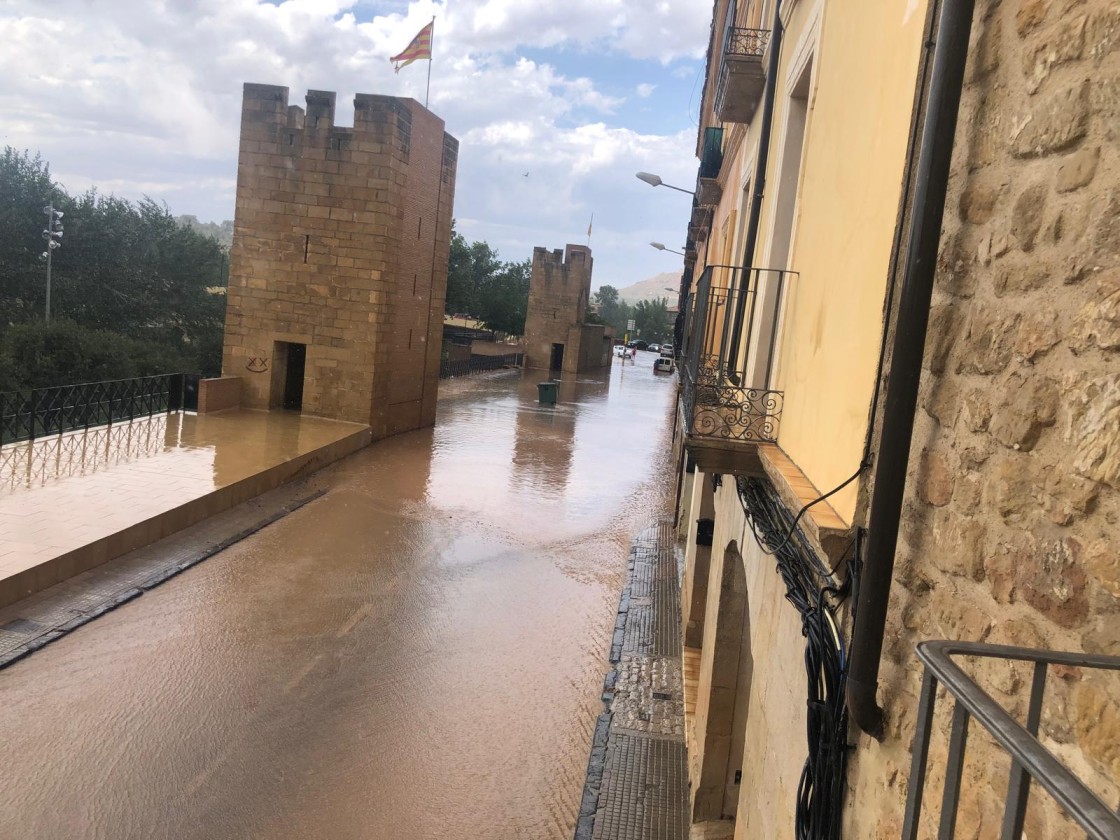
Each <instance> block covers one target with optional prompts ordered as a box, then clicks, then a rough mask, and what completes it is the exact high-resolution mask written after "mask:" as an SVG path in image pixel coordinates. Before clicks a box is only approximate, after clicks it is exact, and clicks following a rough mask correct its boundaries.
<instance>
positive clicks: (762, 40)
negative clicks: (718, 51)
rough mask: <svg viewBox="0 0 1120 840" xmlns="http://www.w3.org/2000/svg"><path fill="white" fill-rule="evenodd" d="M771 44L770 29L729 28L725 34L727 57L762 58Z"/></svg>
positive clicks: (725, 53)
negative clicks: (767, 46)
mask: <svg viewBox="0 0 1120 840" xmlns="http://www.w3.org/2000/svg"><path fill="white" fill-rule="evenodd" d="M769 43H770V30H769V29H747V28H745V27H742V26H729V27H727V30H726V31H725V32H724V34H723V54H724V55H725V56H729V55H730V56H757V57H758V58H761V57H762V55H763V54H764V53H765V52H766V45H767V44H769Z"/></svg>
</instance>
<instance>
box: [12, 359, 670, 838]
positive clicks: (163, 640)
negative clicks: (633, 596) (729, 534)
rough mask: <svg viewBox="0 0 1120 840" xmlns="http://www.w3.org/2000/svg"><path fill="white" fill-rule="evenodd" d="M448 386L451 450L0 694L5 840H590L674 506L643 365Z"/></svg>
mask: <svg viewBox="0 0 1120 840" xmlns="http://www.w3.org/2000/svg"><path fill="white" fill-rule="evenodd" d="M638 356H639V358H638V363H637V364H636V365H634V366H630V365H629V364H628V365H626V366H625V367H620V363H619V362H618V360H615V364H614V366H613V368H612V370H611V373H610V376H609V377H608V376H605V375H604V376H599V377H594V376H588V377H583V378H581V379H580V380H579V381H578V382H566V383H564V385H563V386H562V387H561V391H560V403H559V405H557V406H556V407H555V408H554V409H553V408H543V407H541V406H539V405H538V404H537V402H536V382H537V381H538V380H539V379H540V378H541V377H540V376H539V375H536V374H532V373H530V374H527V375H526V376H525V378H524V379H522V378H521V377H519V376H517V375H513V376H510V375H505V376H503V377H500V378H496V379H490V380H485V381H481V380H475V381H472V382H465V383H464V382H454V383H452V384H451V385H450V386H449V387H448V388H446V389H445V391H446V393H445V394H444V396H443V397H442V398H441V403H440V410H439V420H438V424H437V426H436V428H435V429H434V430H428V431H424V432H418V433H411V434H407V435H402V436H399V437H396V438H393V439H391V440H388V441H384V442H382V443H379V444H376V445H374V446H372V447H370V448H368V449H366V450H364V451H362V452H360V453H358V454H357V455H354V456H352V457H350V458H348V459H347V460H345V461H343V462H341V463H340V464H338V465H336V466H335V467H333V468H331V469H330V470H329V472H328V473H327V474H326V479H327V481H326V483H327V485H328V486H329V487H330V491H329V493H328V495H326V496H325V497H323V498H322V499H320V500H319V501H317V502H314V503H313V504H310V505H308V506H307V507H305V508H302V509H300V510H299V511H297V512H295V513H293V514H292V515H290V516H288V517H287V518H285V519H283V520H281V521H279V522H278V523H276V524H275V525H273V526H271V527H269V528H267V529H265V530H263V531H261V532H259V533H257V534H256V535H254V536H253V537H250V538H249V539H247V540H245V541H243V542H241V543H239V544H237V545H236V546H234V547H233V548H231V549H229V550H227V551H225V552H223V553H221V554H219V555H217V556H215V557H213V558H212V559H210V560H208V561H206V562H205V563H202V564H201V565H199V566H197V567H195V568H193V569H191V570H190V571H188V572H186V573H184V574H183V575H181V576H179V577H177V578H175V579H173V580H171V581H170V582H168V583H166V584H164V585H163V586H161V587H159V588H158V589H156V590H153V591H152V592H149V593H148V594H146V595H145V596H144V597H143V598H139V599H137V600H135V601H133V602H131V603H129V604H127V605H125V606H123V607H122V608H120V609H118V610H117V611H115V612H113V613H110V614H108V615H107V616H105V617H103V618H101V619H99V620H97V621H95V622H93V623H91V624H89V625H86V626H85V627H83V628H81V629H80V630H78V631H77V632H75V633H72V634H71V635H70V636H68V637H65V638H64V639H62V640H60V641H59V642H56V643H55V644H53V645H51V646H49V647H48V648H46V649H44V650H42V651H40V652H39V653H36V654H35V655H33V656H31V657H29V658H28V659H25V660H23V661H21V662H19V663H17V664H16V665H14V666H12V667H11V668H9V669H7V670H5V671H3V672H0V768H2V769H0V774H2V778H0V838H113V840H116V838H269V840H273V838H283V839H284V840H286V839H287V838H291V839H292V840H296V838H299V840H306V839H307V838H331V839H332V840H334V838H339V839H340V840H345V839H346V838H503V840H504V839H505V838H565V839H566V838H570V837H571V836H572V831H573V826H574V824H575V818H576V813H577V811H578V808H579V798H580V795H581V793H582V787H583V781H584V774H585V770H586V765H587V756H588V749H589V743H590V735H591V730H592V728H593V726H594V721H595V717H596V715H597V714H598V712H599V711H600V708H601V706H600V703H599V701H598V694H599V687H600V685H601V681H602V677H603V673H604V671H605V657H606V654H607V652H608V650H609V647H610V638H611V631H612V628H613V622H614V613H615V609H616V607H617V602H618V596H619V590H620V587H621V584H622V580H623V575H624V572H625V568H626V558H627V553H628V546H629V540H630V538H631V536H632V535H633V534H634V533H635V532H636V531H637V530H639V529H640V528H642V527H643V526H644V525H646V524H648V523H650V522H651V521H653V520H655V519H656V518H657V517H659V516H661V515H664V512H665V510H667V506H668V503H669V497H670V494H671V493H672V491H673V489H674V487H673V472H672V469H671V466H670V463H669V461H670V458H669V440H670V438H669V434H670V425H671V422H672V410H671V406H672V401H673V399H674V396H675V390H676V382H675V378H669V377H665V376H657V375H654V374H653V373H652V372H651V370H650V365H651V364H652V358H653V357H652V355H651V354H642V353H639V354H638Z"/></svg>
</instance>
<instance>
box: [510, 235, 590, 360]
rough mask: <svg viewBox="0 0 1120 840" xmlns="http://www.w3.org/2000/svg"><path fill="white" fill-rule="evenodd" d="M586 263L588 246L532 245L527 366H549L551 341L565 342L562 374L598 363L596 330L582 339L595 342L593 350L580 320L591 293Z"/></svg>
mask: <svg viewBox="0 0 1120 840" xmlns="http://www.w3.org/2000/svg"><path fill="white" fill-rule="evenodd" d="M591 267H592V259H591V249H590V248H585V247H583V246H581V245H568V246H567V247H566V248H565V249H564V250H563V251H560V250H555V251H549V250H548V249H547V248H534V249H533V269H532V274H531V275H530V278H529V305H528V308H527V310H526V314H525V342H524V344H525V367H526V368H527V369H537V370H548V369H549V367H550V364H551V361H552V345H553V344H563V345H564V363H563V371H564V372H565V373H579V372H580V371H584V370H589V369H592V368H598V367H602V365H603V362H602V361H601V356H600V352H599V351H600V345H601V344H602V329H601V328H600V331H599V332H598V334H597V336H591V335H588V336H587V340H589V341H593V342H594V343H595V348H594V350H593V351H587V350H586V349H585V348H584V341H585V331H586V329H587V327H586V326H585V325H584V323H583V322H584V318H585V317H586V315H587V303H588V298H589V297H590V296H591ZM609 363H610V359H609V358H608V359H607V364H609Z"/></svg>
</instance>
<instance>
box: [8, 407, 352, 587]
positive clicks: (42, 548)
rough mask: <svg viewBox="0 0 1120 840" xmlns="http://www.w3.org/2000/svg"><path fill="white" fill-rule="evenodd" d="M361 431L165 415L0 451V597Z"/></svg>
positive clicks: (225, 500) (237, 417)
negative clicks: (140, 530)
mask: <svg viewBox="0 0 1120 840" xmlns="http://www.w3.org/2000/svg"><path fill="white" fill-rule="evenodd" d="M365 430H366V427H365V426H360V425H357V424H354V423H339V422H335V421H333V420H324V419H322V418H318V417H303V416H300V415H298V414H292V413H287V412H261V411H227V412H221V413H218V414H208V415H193V414H179V413H173V414H163V415H157V416H154V417H145V418H138V419H135V420H132V421H130V422H123V423H117V424H114V425H112V426H99V427H95V428H92V429H88V430H84V431H75V432H68V433H66V434H63V435H53V436H51V437H48V438H40V439H38V440H34V441H24V442H22V443H12V444H8V445H6V446H3V447H0V605H3V604H7V603H12V602H13V601H14V600H16V599H17V598H19V597H23V596H26V595H27V594H29V593H31V592H35V591H39V590H41V589H45V588H46V587H47V586H51V585H53V584H54V583H57V582H58V581H61V580H65V579H67V578H69V577H71V576H73V575H74V574H76V573H79V572H81V571H84V570H85V569H88V568H92V567H93V566H95V565H98V564H99V563H102V562H104V561H105V560H108V559H110V558H111V557H114V556H119V555H120V554H122V553H124V552H126V551H130V550H132V549H134V548H136V547H138V546H140V545H144V544H146V543H149V542H152V541H154V540H156V539H160V538H162V537H163V536H166V535H167V534H170V533H173V532H174V531H176V530H178V529H180V528H183V527H186V526H187V525H190V524H193V523H194V522H196V521H199V519H201V518H204V517H205V516H207V515H211V514H214V513H217V512H219V511H221V510H224V509H227V508H229V507H230V506H231V504H235V503H237V502H240V501H242V500H243V499H244V498H250V497H252V496H253V495H257V494H258V493H261V492H265V491H267V490H269V489H271V488H272V487H275V486H276V485H277V484H278V483H280V481H278V480H275V479H276V478H277V476H275V475H270V471H272V472H276V471H277V470H278V469H279V471H280V472H283V471H284V465H286V464H291V465H292V466H293V467H295V466H298V465H300V464H302V462H303V460H309V459H311V458H313V457H314V458H315V459H316V461H315V465H318V462H319V461H320V460H333V457H331V458H326V459H324V458H322V457H320V453H326V452H328V451H330V454H333V456H334V457H338V455H340V454H346V453H347V452H349V451H353V449H354V448H356V447H357V446H359V445H364V442H365V441H368V434H367V435H366V437H365V441H360V440H357V439H356V438H355V436H356V435H358V434H360V433H362V432H364V431H365ZM352 438H354V439H355V442H354V443H353V445H346V444H347V443H348V442H349V441H350V439H352ZM334 449H337V450H338V451H337V452H333V450H334ZM284 477H287V476H284ZM247 480H248V481H249V482H250V483H252V482H257V483H259V485H260V486H259V487H249V486H242V484H243V483H244V482H246V481H247ZM234 485H238V488H237V489H236V490H234V489H233V487H234ZM219 491H222V496H221V497H218V496H217V494H218V493H219ZM203 500H205V504H204V505H203V507H201V508H199V509H198V510H194V509H193V507H189V506H190V505H192V504H193V505H194V507H198V505H197V503H199V502H201V501H203ZM157 517H159V518H160V519H157ZM141 526H143V528H144V529H145V531H144V533H138V532H137V533H133V532H135V531H136V529H137V528H138V527H141ZM86 555H89V556H86ZM63 567H65V568H63ZM39 578H42V580H40V579H39ZM9 590H11V591H10V592H9Z"/></svg>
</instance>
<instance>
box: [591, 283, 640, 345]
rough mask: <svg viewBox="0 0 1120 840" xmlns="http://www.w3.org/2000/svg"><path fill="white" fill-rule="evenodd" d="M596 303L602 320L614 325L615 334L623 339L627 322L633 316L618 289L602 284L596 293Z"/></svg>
mask: <svg viewBox="0 0 1120 840" xmlns="http://www.w3.org/2000/svg"><path fill="white" fill-rule="evenodd" d="M595 303H596V305H597V306H598V307H599V318H600V320H601V321H602V322H603V323H604V324H607V325H609V326H612V327H614V334H615V336H616V337H617V338H619V339H622V338H623V337H624V336H625V335H626V322H627V321H628V320H629V319H630V318H632V317H633V316H632V315H631V314H630V306H629V305H628V304H627V303H626V301H624V300H619V298H618V289H616V288H615V287H614V286H609V285H604V286H600V287H599V291H597V292H596V293H595ZM589 323H590V322H589Z"/></svg>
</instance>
